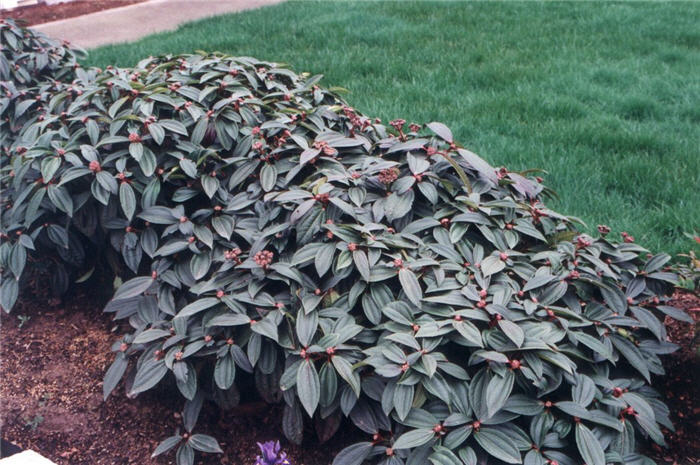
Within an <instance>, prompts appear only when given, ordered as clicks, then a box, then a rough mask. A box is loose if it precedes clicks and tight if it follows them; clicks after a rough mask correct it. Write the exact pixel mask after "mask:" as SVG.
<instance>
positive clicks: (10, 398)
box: [0, 282, 700, 465]
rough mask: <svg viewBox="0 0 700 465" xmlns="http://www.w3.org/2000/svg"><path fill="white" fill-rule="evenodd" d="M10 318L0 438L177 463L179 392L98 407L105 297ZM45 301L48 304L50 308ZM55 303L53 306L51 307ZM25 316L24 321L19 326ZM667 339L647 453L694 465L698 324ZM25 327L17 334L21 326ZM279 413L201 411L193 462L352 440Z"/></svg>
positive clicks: (36, 295)
mask: <svg viewBox="0 0 700 465" xmlns="http://www.w3.org/2000/svg"><path fill="white" fill-rule="evenodd" d="M32 287H33V289H34V292H31V293H28V292H25V295H26V294H30V295H31V296H29V297H26V298H24V300H23V301H22V302H20V303H19V304H18V306H17V307H16V308H15V309H14V310H13V313H12V314H11V315H10V316H7V315H3V316H2V331H1V336H2V337H0V357H1V358H0V432H2V438H3V439H5V440H9V441H11V442H13V443H15V444H17V445H19V446H21V447H23V448H32V449H34V450H37V451H38V452H40V453H41V454H43V455H45V456H46V457H48V458H50V459H52V460H54V461H55V462H56V463H58V464H59V465H68V464H71V465H87V464H90V465H96V464H105V465H126V464H151V463H153V464H155V463H158V464H165V463H173V462H174V460H173V456H172V454H171V455H167V456H165V457H163V458H159V459H155V460H154V459H151V458H150V454H151V452H152V451H153V449H154V448H155V446H156V445H157V443H158V441H159V440H160V439H162V438H164V437H166V436H169V435H171V434H173V433H174V431H175V429H176V428H177V427H178V426H179V425H180V424H181V422H180V420H179V415H178V414H174V413H173V412H176V411H178V410H179V409H180V408H181V403H180V397H179V395H172V396H171V395H169V393H168V392H165V391H160V392H147V393H145V395H141V396H139V397H137V398H136V399H128V398H127V397H126V396H125V394H124V390H123V387H121V386H120V387H119V388H118V389H117V390H116V391H115V392H114V393H113V394H112V396H111V397H110V398H109V399H108V400H107V402H103V401H102V383H101V380H102V377H103V375H104V372H105V370H106V369H107V367H108V366H109V364H110V362H111V355H110V354H111V352H110V346H111V344H112V343H113V342H114V341H115V340H116V339H117V334H118V333H119V329H118V327H117V325H115V323H114V322H113V321H112V320H111V317H110V316H109V315H105V314H103V313H102V312H101V308H102V306H103V303H104V298H103V297H100V296H96V295H95V293H94V292H87V291H85V290H82V291H80V290H79V291H77V293H76V294H75V295H73V296H69V297H68V298H67V299H66V300H65V302H58V301H55V300H53V301H52V300H51V299H50V297H49V296H48V295H47V294H44V292H45V291H43V289H45V288H47V287H48V286H43V285H42V283H41V282H36V283H34V286H32ZM47 302H48V304H47ZM51 304H53V305H51ZM675 305H676V306H678V307H681V308H684V309H686V310H687V311H688V312H689V313H690V314H691V315H693V317H694V318H695V319H696V320H698V319H699V318H700V299H699V298H698V297H697V296H693V295H692V294H685V293H683V294H678V295H677V296H676V301H675ZM20 317H22V318H29V319H28V320H26V321H25V322H24V323H23V324H22V321H21V319H20ZM666 323H667V327H668V330H669V335H670V337H671V339H672V340H673V341H674V342H677V343H679V344H680V345H681V347H682V349H681V350H679V351H678V352H676V353H675V354H673V355H671V356H668V357H667V358H666V360H665V366H666V368H667V376H666V377H663V378H661V377H660V378H657V379H656V380H655V385H656V388H657V389H659V390H660V391H661V392H662V395H663V397H664V398H665V399H666V402H667V403H668V405H669V407H670V409H671V411H672V412H673V413H672V420H673V423H674V424H675V425H676V432H675V433H671V432H668V433H667V441H668V444H669V448H668V449H661V448H658V447H651V446H650V449H649V450H647V451H646V453H647V454H649V455H651V456H652V457H653V458H654V459H655V460H656V462H657V463H659V464H661V465H693V464H699V463H700V428H699V427H698V426H699V419H700V417H699V414H700V406H698V402H697V399H698V391H699V390H700V384H699V383H698V381H699V380H698V379H697V377H698V373H700V371H699V370H700V363H699V358H698V346H697V341H695V327H694V325H690V324H687V323H679V322H676V321H672V320H668V321H667V322H666ZM20 325H21V327H20ZM281 418H282V412H281V409H280V408H279V407H278V406H267V405H265V404H261V403H260V402H248V403H245V404H242V405H241V406H240V407H238V408H237V409H234V410H233V411H229V412H226V413H224V414H221V413H219V412H218V411H217V409H216V407H215V406H214V405H213V404H211V405H210V406H208V407H205V409H204V410H203V411H202V417H200V424H201V425H203V429H200V430H199V432H210V433H212V434H213V435H215V436H216V437H217V438H219V440H220V442H221V446H222V448H223V449H224V451H225V454H224V455H223V457H222V456H217V455H212V454H204V455H201V456H200V455H198V462H197V463H201V464H213V463H217V464H230V465H238V464H241V465H243V464H249V463H252V462H253V460H254V457H255V455H256V452H257V446H256V442H262V441H267V440H272V439H278V438H280V439H282V444H283V448H285V449H286V450H287V451H288V452H289V455H290V459H291V460H292V463H294V464H295V465H327V464H329V463H330V462H331V461H332V457H333V456H334V454H335V453H337V452H338V451H339V450H340V449H341V448H343V447H345V446H346V445H347V444H349V443H352V442H355V441H356V440H358V437H361V436H357V435H356V434H354V433H348V432H347V431H352V430H353V428H350V427H347V426H341V429H340V433H339V434H338V435H337V436H336V437H335V438H333V439H331V441H329V443H326V444H323V445H319V444H318V441H317V440H316V439H315V435H314V434H313V432H311V431H309V432H307V434H306V435H305V437H306V440H305V443H304V444H303V445H302V446H301V447H296V446H293V445H291V444H289V443H286V442H285V441H284V440H283V434H282V431H281V425H280V423H281Z"/></svg>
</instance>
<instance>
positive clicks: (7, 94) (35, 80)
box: [0, 19, 85, 150]
mask: <svg viewBox="0 0 700 465" xmlns="http://www.w3.org/2000/svg"><path fill="white" fill-rule="evenodd" d="M0 36H2V49H1V50H0V51H1V52H2V53H0V91H1V94H2V96H1V97H0V113H1V114H2V115H3V118H2V120H0V150H4V149H5V148H6V145H7V144H8V141H10V140H11V138H13V137H14V133H15V132H16V131H18V130H19V129H21V128H22V126H23V125H24V124H25V123H26V118H25V115H26V111H27V110H28V109H29V108H32V107H39V106H41V105H45V104H47V103H48V101H49V99H50V97H51V92H52V91H53V90H55V89H56V88H57V87H55V86H54V84H56V83H60V81H61V80H67V81H70V80H73V79H74V77H75V72H76V70H77V69H78V67H79V65H78V63H77V59H78V58H81V57H84V56H85V53H84V52H83V50H81V49H80V48H77V47H73V46H70V45H69V44H67V43H62V42H61V41H59V40H54V39H50V38H48V37H46V36H45V35H44V34H42V33H40V32H38V31H34V30H32V29H25V28H22V27H19V26H17V24H16V23H15V21H14V20H12V19H0ZM10 107H14V108H15V111H13V112H11V111H8V108H10Z"/></svg>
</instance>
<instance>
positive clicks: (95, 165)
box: [89, 160, 102, 173]
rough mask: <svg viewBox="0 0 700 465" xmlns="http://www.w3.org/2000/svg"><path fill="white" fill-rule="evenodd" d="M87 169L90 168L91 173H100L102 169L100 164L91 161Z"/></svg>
mask: <svg viewBox="0 0 700 465" xmlns="http://www.w3.org/2000/svg"><path fill="white" fill-rule="evenodd" d="M89 168H90V171H92V172H93V173H99V172H100V171H102V167H101V166H100V162H99V161H97V160H93V161H91V162H90V165H89Z"/></svg>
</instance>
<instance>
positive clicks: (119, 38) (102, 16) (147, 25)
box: [34, 0, 282, 48]
mask: <svg viewBox="0 0 700 465" xmlns="http://www.w3.org/2000/svg"><path fill="white" fill-rule="evenodd" d="M281 1H282V0H149V1H146V2H144V3H137V4H135V5H129V6H125V7H121V8H113V9H111V10H105V11H100V12H97V13H90V14H87V15H84V16H78V17H77V18H68V19H62V20H59V21H53V22H50V23H45V24H39V25H37V26H34V28H35V29H38V30H39V31H42V32H44V33H45V34H47V35H49V36H51V37H55V38H59V39H65V40H68V41H70V42H71V43H74V44H76V45H79V46H81V47H84V48H93V47H97V46H99V45H105V44H111V43H119V42H131V41H134V40H136V39H140V38H141V37H144V36H147V35H149V34H153V33H154V32H161V31H169V30H172V29H175V28H176V27H177V26H179V25H180V24H182V23H185V22H187V21H193V20H195V19H200V18H205V17H208V16H214V15H219V14H222V13H231V12H235V11H241V10H249V9H253V8H258V7H261V6H265V5H272V4H274V3H279V2H281Z"/></svg>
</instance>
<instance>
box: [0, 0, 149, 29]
mask: <svg viewBox="0 0 700 465" xmlns="http://www.w3.org/2000/svg"><path fill="white" fill-rule="evenodd" d="M143 1H145V0H75V1H72V2H65V3H58V4H56V5H29V6H23V7H19V8H14V9H12V10H2V11H0V17H3V18H4V17H7V18H14V19H19V20H22V21H24V22H25V23H24V24H26V25H27V26H33V25H35V24H42V23H48V22H50V21H57V20H59V19H65V18H74V17H76V16H81V15H85V14H88V13H94V12H96V11H102V10H108V9H110V8H117V7H120V6H126V5H131V4H133V3H140V2H143Z"/></svg>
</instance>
